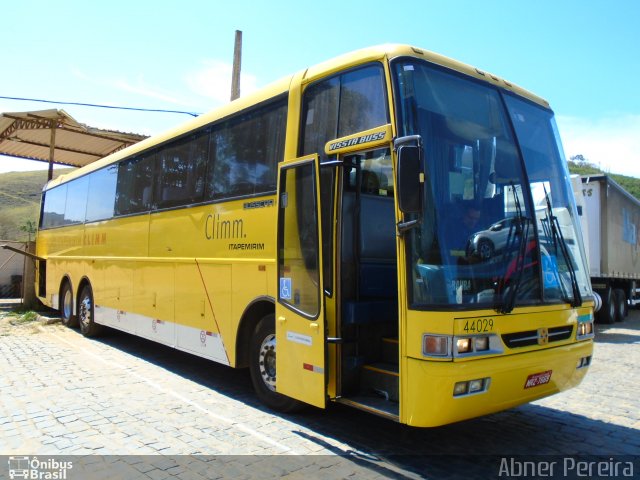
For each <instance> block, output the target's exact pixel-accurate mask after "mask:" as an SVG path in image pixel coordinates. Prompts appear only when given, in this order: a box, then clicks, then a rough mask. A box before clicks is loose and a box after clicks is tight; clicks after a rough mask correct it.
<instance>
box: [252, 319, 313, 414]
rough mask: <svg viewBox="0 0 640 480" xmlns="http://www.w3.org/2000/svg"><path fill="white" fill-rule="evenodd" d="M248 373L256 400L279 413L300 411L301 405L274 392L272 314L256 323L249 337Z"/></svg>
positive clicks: (274, 367) (274, 358) (274, 366)
mask: <svg viewBox="0 0 640 480" xmlns="http://www.w3.org/2000/svg"><path fill="white" fill-rule="evenodd" d="M250 348H251V350H250V352H249V371H250V373H251V383H253V388H254V390H255V391H256V395H257V396H258V399H259V400H260V401H261V402H262V403H263V404H265V405H266V406H267V407H269V408H271V409H273V410H276V411H279V412H285V413H286V412H294V411H297V410H300V409H301V408H302V407H303V404H302V403H300V402H299V401H297V400H295V399H293V398H290V397H287V396H285V395H282V394H281V393H278V392H277V391H276V333H275V318H274V315H273V314H270V315H266V316H264V317H262V319H261V320H260V321H259V322H258V323H257V325H256V328H255V330H254V331H253V336H252V337H251V343H250Z"/></svg>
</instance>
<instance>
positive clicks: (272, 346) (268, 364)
mask: <svg viewBox="0 0 640 480" xmlns="http://www.w3.org/2000/svg"><path fill="white" fill-rule="evenodd" d="M259 362H260V365H259V367H260V376H261V377H262V381H263V382H264V384H265V385H266V386H267V388H268V389H269V390H271V391H272V392H275V391H276V336H275V335H273V334H271V335H267V337H266V338H265V339H264V340H263V341H262V345H260V359H259Z"/></svg>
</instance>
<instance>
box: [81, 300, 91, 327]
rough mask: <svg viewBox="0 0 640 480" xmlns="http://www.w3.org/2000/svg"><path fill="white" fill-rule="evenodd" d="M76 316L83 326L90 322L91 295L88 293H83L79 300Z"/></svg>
mask: <svg viewBox="0 0 640 480" xmlns="http://www.w3.org/2000/svg"><path fill="white" fill-rule="evenodd" d="M78 318H79V320H80V323H82V325H83V326H85V327H86V326H88V325H89V324H90V323H91V297H90V296H89V295H84V296H83V297H82V300H81V301H80V308H79V311H78Z"/></svg>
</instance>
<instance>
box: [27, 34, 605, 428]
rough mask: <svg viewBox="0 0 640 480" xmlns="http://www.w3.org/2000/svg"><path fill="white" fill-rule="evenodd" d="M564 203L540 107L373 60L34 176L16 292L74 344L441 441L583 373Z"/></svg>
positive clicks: (398, 54) (423, 56)
mask: <svg viewBox="0 0 640 480" xmlns="http://www.w3.org/2000/svg"><path fill="white" fill-rule="evenodd" d="M571 191H572V190H571V185H570V183H569V175H568V171H567V166H566V161H565V158H564V155H563V152H562V147H561V144H560V139H559V136H558V132H557V129H556V126H555V121H554V115H553V112H552V111H551V109H550V108H549V105H548V104H547V102H546V101H544V100H543V99H541V98H539V97H537V96H535V95H533V94H531V93H529V92H527V91H525V90H523V89H521V88H519V87H517V86H516V85H513V84H512V83H510V82H508V81H506V80H503V79H502V78H500V77H497V76H495V75H493V74H490V73H488V72H485V71H482V70H479V69H477V68H473V67H470V66H467V65H464V64H462V63H459V62H456V61H454V60H451V59H449V58H446V57H443V56H440V55H437V54H434V53H431V52H428V51H425V50H421V49H418V48H414V47H410V46H403V45H385V46H381V47H373V48H369V49H365V50H361V51H357V52H353V53H350V54H347V55H344V56H341V57H339V58H336V59H334V60H331V61H328V62H326V63H323V64H320V65H318V66H315V67H311V68H308V69H306V70H304V71H302V72H299V73H297V74H295V75H292V76H290V77H287V78H285V79H283V80H281V81H279V82H276V83H274V84H273V85H271V86H268V87H266V88H264V89H262V90H261V91H259V92H257V93H255V94H252V95H248V96H246V97H243V98H241V99H239V100H236V101H234V102H231V103H230V104H228V105H226V106H224V107H221V108H219V109H216V110H214V111H212V112H210V113H207V114H204V115H202V116H199V117H197V118H195V119H192V120H191V121H189V122H188V123H185V124H184V125H181V126H180V127H178V128H176V129H174V130H172V131H170V132H167V133H165V134H162V135H158V136H155V137H152V138H149V139H147V140H144V141H142V142H140V143H138V144H136V145H134V146H132V147H129V148H127V149H124V150H122V151H119V152H117V153H115V154H113V155H110V156H109V157H106V158H104V159H102V160H99V161H97V162H95V163H93V164H91V165H89V166H87V167H84V168H81V169H78V170H76V171H74V172H72V173H70V174H67V175H65V176H61V177H60V178H58V179H56V180H53V181H51V182H50V183H49V184H48V185H47V186H46V187H45V189H44V191H43V202H42V214H41V219H40V225H39V231H38V234H37V252H36V253H37V256H38V257H39V260H38V264H37V276H36V290H37V293H38V296H39V298H40V300H41V301H42V302H43V303H45V304H46V305H48V306H50V307H53V308H56V309H59V310H60V312H61V316H62V318H63V320H64V323H65V324H67V325H69V326H75V325H79V328H80V330H81V332H82V334H83V335H85V336H95V335H98V334H99V333H100V332H101V330H102V329H103V327H105V326H107V327H111V328H115V329H118V330H122V331H124V332H129V333H131V334H134V335H139V336H141V337H145V338H147V339H151V340H153V341H156V342H159V343H162V344H165V345H169V346H172V347H175V348H177V349H179V350H183V351H186V352H190V353H193V354H195V355H198V356H200V357H205V358H208V359H211V360H214V361H216V362H219V363H222V364H225V365H229V366H231V367H248V368H249V370H250V372H251V378H252V382H253V385H254V387H255V390H256V392H257V395H258V397H259V398H260V400H261V401H262V402H264V403H265V404H266V405H268V406H269V407H271V408H273V409H277V410H281V411H291V410H293V409H297V408H299V407H300V406H301V405H304V404H311V405H315V406H317V407H320V408H324V407H326V405H327V404H328V402H330V401H334V402H340V403H343V404H348V405H351V406H353V407H356V408H359V409H363V410H366V411H369V412H372V413H374V414H378V415H382V416H384V417H387V418H390V419H393V420H395V421H398V422H401V423H404V424H408V425H412V426H418V427H429V426H436V425H443V424H447V423H451V422H456V421H459V420H463V419H468V418H472V417H476V416H479V415H484V414H488V413H491V412H496V411H499V410H503V409H506V408H510V407H513V406H516V405H519V404H522V403H525V402H529V401H532V400H535V399H538V398H541V397H544V396H547V395H550V394H553V393H556V392H559V391H562V390H565V389H568V388H571V387H573V386H575V385H577V384H578V383H579V382H580V381H581V380H582V378H583V377H584V375H585V373H586V371H587V367H588V366H589V364H590V362H591V355H592V348H593V345H592V343H593V340H592V339H593V313H592V307H593V304H594V302H593V297H592V293H591V286H590V284H589V277H588V274H587V270H586V268H585V256H584V249H583V245H582V239H581V235H580V234H579V227H578V225H579V224H578V221H577V220H576V219H577V218H578V217H577V214H576V207H575V202H574V199H573V196H572V193H571ZM276 351H277V355H276ZM276 372H277V375H276Z"/></svg>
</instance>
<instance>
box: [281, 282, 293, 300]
mask: <svg viewBox="0 0 640 480" xmlns="http://www.w3.org/2000/svg"><path fill="white" fill-rule="evenodd" d="M280 298H282V299H283V300H291V279H290V278H285V277H282V278H280Z"/></svg>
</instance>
